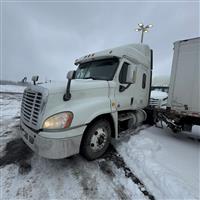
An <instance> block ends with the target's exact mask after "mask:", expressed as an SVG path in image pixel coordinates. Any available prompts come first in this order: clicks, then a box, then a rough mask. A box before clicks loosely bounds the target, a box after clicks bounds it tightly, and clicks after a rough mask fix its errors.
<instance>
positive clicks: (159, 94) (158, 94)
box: [151, 90, 168, 99]
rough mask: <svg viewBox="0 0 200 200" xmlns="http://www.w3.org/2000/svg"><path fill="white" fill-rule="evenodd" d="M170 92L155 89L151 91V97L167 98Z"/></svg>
mask: <svg viewBox="0 0 200 200" xmlns="http://www.w3.org/2000/svg"><path fill="white" fill-rule="evenodd" d="M167 97H168V94H167V93H166V92H162V91H157V90H153V91H151V98H153V99H164V98H167Z"/></svg>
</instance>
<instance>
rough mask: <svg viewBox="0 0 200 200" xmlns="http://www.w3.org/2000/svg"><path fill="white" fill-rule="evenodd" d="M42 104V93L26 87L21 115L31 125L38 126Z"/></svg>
mask: <svg viewBox="0 0 200 200" xmlns="http://www.w3.org/2000/svg"><path fill="white" fill-rule="evenodd" d="M41 104H42V93H41V92H36V91H33V90H28V89H26V90H25V91H24V94H23V98H22V105H21V117H22V118H23V121H24V122H25V123H26V124H28V125H29V126H31V127H33V128H36V127H37V125H38V121H39V114H40V110H41Z"/></svg>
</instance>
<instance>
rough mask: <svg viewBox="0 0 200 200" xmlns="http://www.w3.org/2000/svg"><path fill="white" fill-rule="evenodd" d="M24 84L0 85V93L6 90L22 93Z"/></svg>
mask: <svg viewBox="0 0 200 200" xmlns="http://www.w3.org/2000/svg"><path fill="white" fill-rule="evenodd" d="M25 88H26V87H25V86H18V85H0V93H1V92H7V93H10V92H11V93H16V92H17V93H23V92H24V89H25Z"/></svg>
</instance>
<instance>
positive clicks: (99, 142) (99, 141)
mask: <svg viewBox="0 0 200 200" xmlns="http://www.w3.org/2000/svg"><path fill="white" fill-rule="evenodd" d="M107 137H108V134H107V131H106V130H105V129H103V128H98V129H97V130H96V131H95V132H94V134H93V135H92V137H91V141H90V147H91V149H92V150H93V151H99V150H101V149H103V147H104V146H105V144H106V140H107Z"/></svg>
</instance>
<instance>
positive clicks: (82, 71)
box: [75, 58, 119, 80]
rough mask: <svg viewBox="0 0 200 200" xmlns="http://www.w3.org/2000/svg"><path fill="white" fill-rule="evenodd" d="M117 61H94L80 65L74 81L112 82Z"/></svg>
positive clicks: (114, 59) (113, 59) (115, 59)
mask: <svg viewBox="0 0 200 200" xmlns="http://www.w3.org/2000/svg"><path fill="white" fill-rule="evenodd" d="M118 62H119V61H118V59H117V58H111V59H104V60H96V61H91V62H87V63H83V64H80V65H79V67H78V69H77V71H76V76H75V78H76V79H90V78H91V79H94V80H112V79H113V77H114V74H115V71H116V69H117V66H118Z"/></svg>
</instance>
